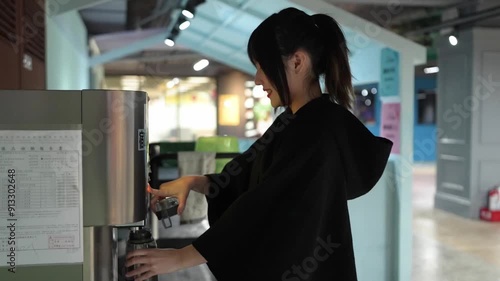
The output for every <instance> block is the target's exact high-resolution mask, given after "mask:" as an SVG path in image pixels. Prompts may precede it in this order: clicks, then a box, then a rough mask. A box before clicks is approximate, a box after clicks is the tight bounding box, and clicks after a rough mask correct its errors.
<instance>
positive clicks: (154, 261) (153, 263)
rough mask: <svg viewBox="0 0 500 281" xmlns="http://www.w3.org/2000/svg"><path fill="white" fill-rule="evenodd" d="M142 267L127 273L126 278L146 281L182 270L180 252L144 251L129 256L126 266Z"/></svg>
mask: <svg viewBox="0 0 500 281" xmlns="http://www.w3.org/2000/svg"><path fill="white" fill-rule="evenodd" d="M133 265H140V266H139V267H138V268H136V269H134V270H132V271H130V272H127V274H126V277H128V278H130V277H132V278H134V280H135V281H141V280H146V279H148V278H151V277H153V276H155V275H159V274H164V273H171V272H174V271H177V270H180V269H182V268H181V258H180V252H179V250H177V249H142V250H136V251H133V252H131V253H130V254H129V255H127V262H126V263H125V266H126V267H127V268H128V267H130V266H133Z"/></svg>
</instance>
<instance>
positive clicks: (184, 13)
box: [182, 9, 194, 19]
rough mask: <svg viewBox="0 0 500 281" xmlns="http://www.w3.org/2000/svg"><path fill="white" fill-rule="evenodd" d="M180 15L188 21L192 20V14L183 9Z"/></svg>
mask: <svg viewBox="0 0 500 281" xmlns="http://www.w3.org/2000/svg"><path fill="white" fill-rule="evenodd" d="M182 15H183V16H185V17H186V18H188V19H193V18H194V13H193V12H191V11H189V10H187V9H184V10H182Z"/></svg>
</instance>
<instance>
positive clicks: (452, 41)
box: [448, 35, 458, 46]
mask: <svg viewBox="0 0 500 281" xmlns="http://www.w3.org/2000/svg"><path fill="white" fill-rule="evenodd" d="M448 40H449V41H450V44H451V45H452V46H456V45H457V44H458V38H457V37H456V36H455V35H450V37H448Z"/></svg>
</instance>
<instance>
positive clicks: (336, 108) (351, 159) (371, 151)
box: [297, 94, 393, 199]
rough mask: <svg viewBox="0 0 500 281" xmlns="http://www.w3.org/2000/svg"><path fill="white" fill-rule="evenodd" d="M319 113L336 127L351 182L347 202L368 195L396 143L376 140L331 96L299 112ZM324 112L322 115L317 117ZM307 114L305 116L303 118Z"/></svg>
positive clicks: (338, 141)
mask: <svg viewBox="0 0 500 281" xmlns="http://www.w3.org/2000/svg"><path fill="white" fill-rule="evenodd" d="M311 111H316V114H314V115H312V114H311V115H312V116H321V121H319V122H326V123H328V124H332V126H331V129H332V134H333V136H334V139H335V141H336V142H337V147H338V148H339V150H340V155H341V157H342V163H343V166H344V173H345V175H346V176H345V178H346V181H347V187H348V188H347V198H348V199H354V198H357V197H359V196H362V195H364V194H366V193H368V192H369V191H370V190H371V189H372V188H373V187H374V186H375V184H377V182H378V180H379V179H380V177H381V176H382V174H383V173H384V170H385V167H386V165H387V161H388V159H389V156H390V154H391V149H392V145H393V143H392V141H390V140H388V139H386V138H382V137H377V136H374V135H373V134H372V133H371V132H370V131H369V130H368V129H367V128H366V126H365V125H364V124H363V123H361V121H359V119H358V118H357V117H356V116H354V115H353V114H352V113H351V112H350V111H348V110H347V109H345V108H344V107H342V106H340V105H338V104H336V103H334V102H332V101H331V100H330V97H329V95H327V94H323V95H322V97H321V98H317V99H315V100H312V101H310V102H309V103H308V104H306V105H305V106H303V107H302V108H300V109H299V110H298V111H297V114H299V115H309V114H307V113H306V112H311ZM318 111H320V112H321V113H320V114H317V113H318ZM303 113H305V114H303Z"/></svg>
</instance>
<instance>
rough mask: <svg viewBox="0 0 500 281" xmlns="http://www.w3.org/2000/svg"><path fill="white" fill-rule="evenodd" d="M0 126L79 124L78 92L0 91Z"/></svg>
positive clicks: (80, 121) (80, 118) (79, 93)
mask: <svg viewBox="0 0 500 281" xmlns="http://www.w3.org/2000/svg"><path fill="white" fill-rule="evenodd" d="M0 100H1V101H2V102H1V103H0V120H1V121H0V122H1V123H3V124H11V125H21V124H33V125H36V124H81V123H82V109H81V106H80V102H81V92H80V91H8V90H1V91H0Z"/></svg>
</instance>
